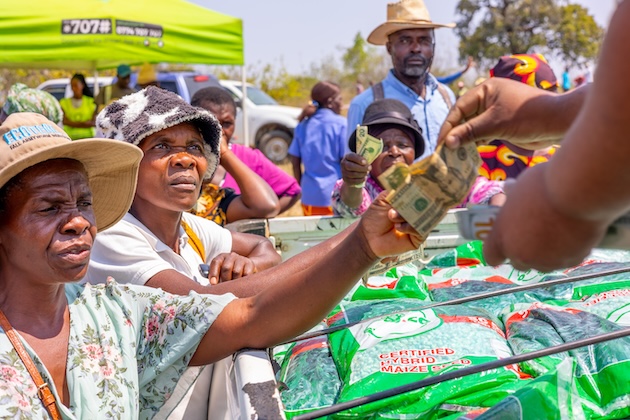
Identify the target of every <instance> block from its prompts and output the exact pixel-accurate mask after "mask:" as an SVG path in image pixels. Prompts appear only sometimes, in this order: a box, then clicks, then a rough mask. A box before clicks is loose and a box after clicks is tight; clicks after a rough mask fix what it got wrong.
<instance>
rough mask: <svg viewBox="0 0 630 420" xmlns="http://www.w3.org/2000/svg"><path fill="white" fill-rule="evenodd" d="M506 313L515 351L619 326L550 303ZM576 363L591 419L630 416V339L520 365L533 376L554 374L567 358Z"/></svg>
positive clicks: (570, 340) (600, 332)
mask: <svg viewBox="0 0 630 420" xmlns="http://www.w3.org/2000/svg"><path fill="white" fill-rule="evenodd" d="M514 309H515V311H513V312H510V313H506V314H505V315H504V318H503V320H504V323H505V326H506V330H507V336H508V342H509V343H510V347H511V348H512V350H513V351H514V354H522V353H528V352H531V351H535V350H541V349H544V348H547V347H551V346H555V345H560V344H563V343H568V342H572V341H576V340H580V339H583V338H588V337H592V336H595V335H598V334H604V333H607V332H612V331H617V330H619V329H621V328H622V327H620V326H619V325H617V324H615V323H613V322H610V321H608V320H606V319H604V318H601V317H599V316H597V315H594V314H592V313H589V312H584V311H580V310H578V309H575V308H571V307H558V306H551V305H546V304H534V305H530V306H526V305H522V306H517V307H516V308H514ZM568 357H572V358H573V359H574V360H575V362H576V372H575V377H576V384H577V389H578V392H579V393H580V397H581V399H582V404H583V409H584V412H585V413H586V414H587V417H588V418H623V417H626V416H628V415H630V397H629V396H630V380H629V379H628V378H630V338H628V337H626V338H619V339H616V340H612V341H607V342H603V343H599V344H595V345H592V346H588V347H582V348H578V349H575V350H571V351H569V352H568V353H560V354H556V355H551V356H546V357H542V358H539V359H535V360H531V361H527V362H523V363H521V367H522V369H523V370H524V371H526V372H528V373H531V374H533V375H543V374H545V373H548V372H552V371H553V370H554V369H555V368H556V367H557V366H558V365H559V364H560V363H561V362H562V361H563V360H564V359H566V358H568Z"/></svg>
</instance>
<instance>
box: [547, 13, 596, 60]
mask: <svg viewBox="0 0 630 420" xmlns="http://www.w3.org/2000/svg"><path fill="white" fill-rule="evenodd" d="M560 16H561V21H560V27H559V30H558V32H557V33H556V37H555V39H554V40H553V41H552V42H550V45H551V46H552V47H553V48H554V49H555V51H556V53H557V54H558V55H559V56H560V57H562V58H563V59H564V61H565V62H567V63H569V64H572V65H582V64H586V63H588V62H590V61H592V60H594V59H595V58H596V57H597V54H598V51H599V47H600V45H601V43H602V41H603V39H604V30H603V29H602V28H601V27H600V26H599V25H597V22H595V19H593V17H592V16H591V15H589V14H588V11H587V10H586V9H585V8H584V7H582V6H580V5H577V4H569V5H567V6H563V7H562V8H561V11H560Z"/></svg>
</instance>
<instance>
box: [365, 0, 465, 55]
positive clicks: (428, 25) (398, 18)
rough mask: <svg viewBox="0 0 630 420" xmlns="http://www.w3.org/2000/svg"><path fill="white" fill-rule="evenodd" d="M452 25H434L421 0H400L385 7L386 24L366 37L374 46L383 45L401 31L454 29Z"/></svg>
mask: <svg viewBox="0 0 630 420" xmlns="http://www.w3.org/2000/svg"><path fill="white" fill-rule="evenodd" d="M454 27H455V24H454V23H446V24H444V23H435V22H433V21H432V20H431V16H429V10H428V9H427V6H426V5H425V4H424V1H423V0H400V1H399V2H398V3H389V4H388V5H387V22H385V23H383V24H381V25H380V26H378V27H377V28H376V29H374V30H373V31H372V33H371V34H370V35H369V36H368V38H367V41H368V42H369V43H370V44H374V45H385V44H386V43H387V37H388V36H389V35H391V34H393V33H394V32H398V31H401V30H403V29H432V28H454Z"/></svg>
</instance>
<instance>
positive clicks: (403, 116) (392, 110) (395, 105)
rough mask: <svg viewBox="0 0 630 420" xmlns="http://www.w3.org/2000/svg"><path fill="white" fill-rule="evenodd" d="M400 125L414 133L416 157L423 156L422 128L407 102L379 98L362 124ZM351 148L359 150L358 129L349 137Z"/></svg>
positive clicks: (370, 125)
mask: <svg viewBox="0 0 630 420" xmlns="http://www.w3.org/2000/svg"><path fill="white" fill-rule="evenodd" d="M383 124H388V125H398V126H401V127H404V128H406V129H405V130H404V131H406V132H409V131H410V132H411V133H413V137H414V149H415V150H414V157H416V158H417V157H418V156H421V155H422V154H423V153H424V138H423V137H422V129H421V128H420V126H418V123H417V122H416V120H415V119H414V118H413V115H411V111H410V110H409V108H407V106H406V105H405V104H403V103H402V102H400V101H399V100H397V99H379V100H377V101H374V102H372V103H371V104H370V105H369V106H368V107H367V109H366V110H365V114H364V115H363V121H362V122H361V125H365V126H367V127H368V133H369V132H370V127H374V126H377V125H383ZM348 146H349V147H350V150H351V151H353V152H354V153H356V151H357V130H356V129H355V130H354V131H353V132H352V134H350V138H349V139H348Z"/></svg>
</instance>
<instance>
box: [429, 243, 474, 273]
mask: <svg viewBox="0 0 630 420" xmlns="http://www.w3.org/2000/svg"><path fill="white" fill-rule="evenodd" d="M479 264H481V265H486V260H485V259H484V258H483V242H481V241H471V242H467V243H465V244H463V245H460V246H458V247H456V248H454V249H451V250H448V251H446V252H443V253H441V254H438V255H436V256H435V257H433V259H431V262H430V263H428V264H427V265H426V268H428V269H432V268H441V267H456V266H460V267H468V266H474V265H479Z"/></svg>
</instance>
